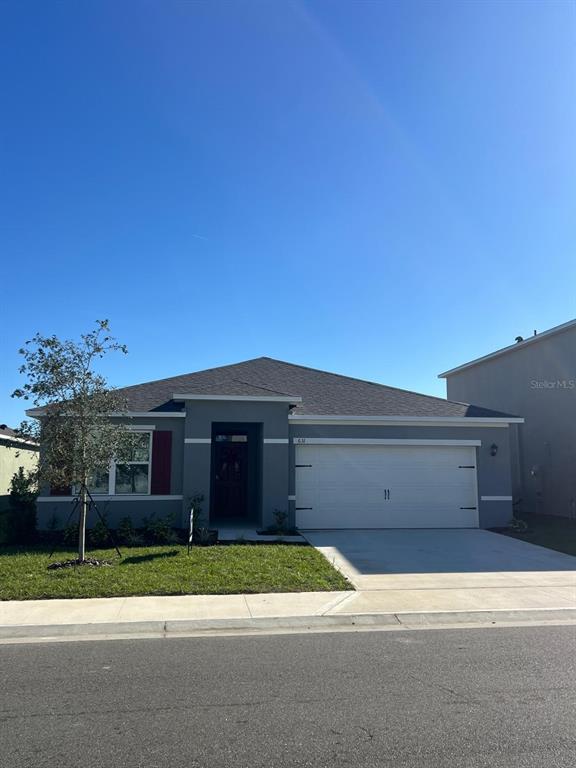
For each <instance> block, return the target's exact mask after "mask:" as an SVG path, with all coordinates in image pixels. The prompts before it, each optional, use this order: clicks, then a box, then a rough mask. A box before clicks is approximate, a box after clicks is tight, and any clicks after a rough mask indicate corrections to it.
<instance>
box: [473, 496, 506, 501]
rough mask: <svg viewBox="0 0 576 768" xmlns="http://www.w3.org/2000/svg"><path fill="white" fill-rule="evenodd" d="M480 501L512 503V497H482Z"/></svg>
mask: <svg viewBox="0 0 576 768" xmlns="http://www.w3.org/2000/svg"><path fill="white" fill-rule="evenodd" d="M480 501H512V496H480Z"/></svg>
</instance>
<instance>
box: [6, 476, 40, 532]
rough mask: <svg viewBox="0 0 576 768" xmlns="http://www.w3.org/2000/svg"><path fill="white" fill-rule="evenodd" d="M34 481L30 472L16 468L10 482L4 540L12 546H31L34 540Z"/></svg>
mask: <svg viewBox="0 0 576 768" xmlns="http://www.w3.org/2000/svg"><path fill="white" fill-rule="evenodd" d="M37 496H38V493H37V491H36V479H35V476H34V475H33V474H32V473H31V472H25V471H24V468H23V467H19V468H18V472H16V473H15V474H14V475H13V476H12V480H11V481H10V495H9V501H10V509H9V510H7V511H6V513H5V520H4V527H5V538H6V540H7V541H8V542H10V543H13V544H31V543H33V542H34V541H35V540H36V498H37Z"/></svg>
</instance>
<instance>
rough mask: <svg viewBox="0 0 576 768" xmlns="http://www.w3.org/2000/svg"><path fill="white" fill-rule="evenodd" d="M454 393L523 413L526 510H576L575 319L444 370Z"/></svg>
mask: <svg viewBox="0 0 576 768" xmlns="http://www.w3.org/2000/svg"><path fill="white" fill-rule="evenodd" d="M440 377H441V378H444V379H446V390H447V397H449V398H450V399H453V400H472V401H473V402H475V403H478V404H479V405H481V406H484V407H486V408H496V409H498V410H504V411H511V412H512V413H518V414H520V415H521V416H523V417H524V419H525V422H526V423H525V424H520V425H513V426H512V429H511V438H512V440H511V449H512V483H513V493H514V496H515V498H516V499H517V500H518V501H519V506H520V508H521V510H522V511H524V512H532V513H536V514H549V515H562V516H564V517H576V469H575V468H576V320H570V321H568V322H567V323H563V324H562V325H557V326H556V327H554V328H550V329H549V330H547V331H543V332H541V333H537V332H536V331H534V335H531V336H527V337H526V338H522V337H521V336H518V337H517V338H516V343H515V344H511V345H510V346H508V347H504V348H503V349H498V350H496V351H495V352H491V353H489V354H487V355H484V356H483V357H479V358H476V359H475V360H471V361H469V362H467V363H464V364H462V365H459V366H458V367H456V368H452V369H450V370H449V371H445V372H444V373H441V374H440Z"/></svg>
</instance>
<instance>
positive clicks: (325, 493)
mask: <svg viewBox="0 0 576 768" xmlns="http://www.w3.org/2000/svg"><path fill="white" fill-rule="evenodd" d="M477 507H478V502H477V487H476V449H475V448H474V447H473V446H461V445H458V446H454V445H382V444H375V445H374V444H345V445H340V444H339V445H332V444H330V445H326V444H320V445H317V444H312V445H310V444H305V445H297V446H296V524H297V526H298V527H299V528H303V529H306V528H309V529H316V528H477V527H478V508H477Z"/></svg>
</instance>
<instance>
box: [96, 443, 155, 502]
mask: <svg viewBox="0 0 576 768" xmlns="http://www.w3.org/2000/svg"><path fill="white" fill-rule="evenodd" d="M134 431H135V432H136V433H137V440H136V445H135V446H134V448H133V450H132V455H131V456H130V459H129V460H128V461H121V462H116V461H112V462H111V464H110V467H109V469H108V471H107V472H97V473H96V475H95V477H94V478H93V479H92V482H91V483H89V484H88V487H89V488H90V493H92V494H93V495H94V496H96V495H102V494H104V495H108V496H116V495H130V494H132V495H133V494H138V495H139V496H149V495H150V483H151V480H152V471H151V469H152V432H150V431H148V430H138V429H135V430H134Z"/></svg>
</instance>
